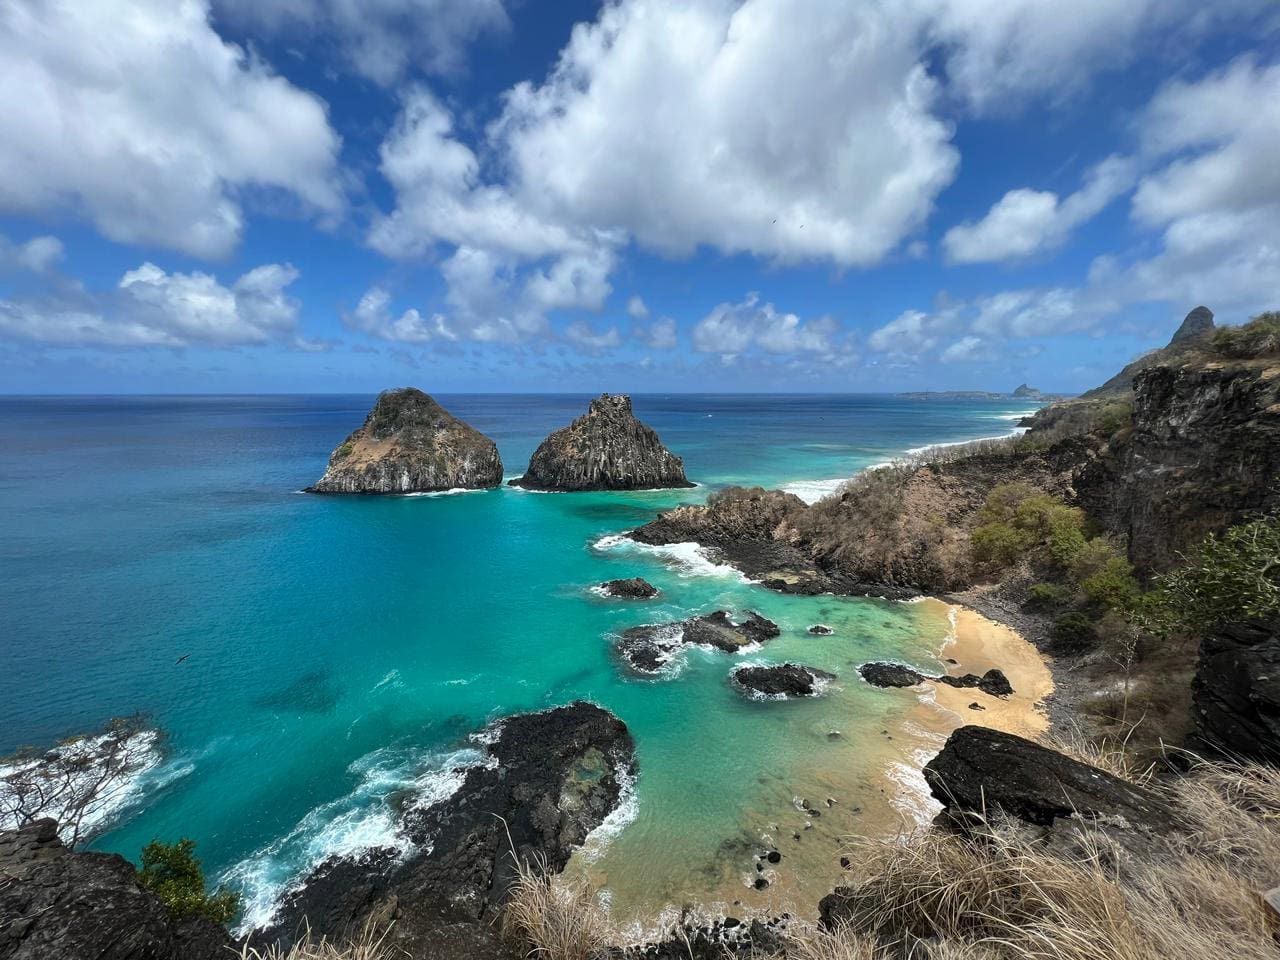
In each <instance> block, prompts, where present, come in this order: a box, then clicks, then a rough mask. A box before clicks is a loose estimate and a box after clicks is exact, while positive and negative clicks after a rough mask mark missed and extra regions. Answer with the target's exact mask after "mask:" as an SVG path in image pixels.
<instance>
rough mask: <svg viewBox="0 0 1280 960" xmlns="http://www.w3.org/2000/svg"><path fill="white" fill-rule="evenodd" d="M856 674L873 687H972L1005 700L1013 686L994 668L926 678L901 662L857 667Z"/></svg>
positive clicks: (868, 664)
mask: <svg viewBox="0 0 1280 960" xmlns="http://www.w3.org/2000/svg"><path fill="white" fill-rule="evenodd" d="M858 672H859V673H860V674H862V679H863V680H866V681H867V683H869V684H871V685H872V686H873V687H914V686H915V685H916V684H917V683H924V682H925V681H928V682H929V683H945V684H946V685H947V686H949V687H958V688H960V689H968V688H970V687H975V688H977V689H978V690H981V691H982V692H983V693H986V694H990V695H991V696H993V697H1007V696H1009V695H1010V694H1011V693H1013V684H1011V683H1010V682H1009V678H1008V677H1006V676H1005V675H1004V672H1003V671H1001V670H997V669H995V668H994V667H993V668H992V669H990V670H988V671H987V672H986V673H984V674H983V675H982V676H978V675H977V674H976V673H966V674H965V675H964V676H961V677H953V676H950V675H948V674H943V675H942V676H940V677H930V676H927V675H925V674H923V673H921V672H920V671H918V670H913V669H912V668H911V667H908V666H905V665H903V664H901V663H885V662H877V663H864V664H863V665H862V666H860V667H859V668H858Z"/></svg>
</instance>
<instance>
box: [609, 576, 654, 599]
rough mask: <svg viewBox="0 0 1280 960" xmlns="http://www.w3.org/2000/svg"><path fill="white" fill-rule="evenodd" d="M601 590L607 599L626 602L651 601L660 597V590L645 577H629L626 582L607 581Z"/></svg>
mask: <svg viewBox="0 0 1280 960" xmlns="http://www.w3.org/2000/svg"><path fill="white" fill-rule="evenodd" d="M600 590H601V591H602V592H603V593H604V595H605V596H607V597H620V598H623V599H626V600H650V599H652V598H653V597H656V596H657V595H658V588H657V587H655V586H654V585H653V584H652V583H650V582H649V581H648V580H646V579H645V578H644V577H628V578H627V579H625V580H606V581H605V582H604V583H602V584H600Z"/></svg>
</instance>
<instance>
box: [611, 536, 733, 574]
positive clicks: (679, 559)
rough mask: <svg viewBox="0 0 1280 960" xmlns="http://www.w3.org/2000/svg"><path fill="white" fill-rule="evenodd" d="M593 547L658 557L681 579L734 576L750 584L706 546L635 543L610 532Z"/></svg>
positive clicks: (628, 538)
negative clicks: (717, 558) (716, 558)
mask: <svg viewBox="0 0 1280 960" xmlns="http://www.w3.org/2000/svg"><path fill="white" fill-rule="evenodd" d="M591 548H592V549H593V550H596V551H598V552H601V553H608V552H614V551H617V552H624V553H639V554H646V555H648V556H652V557H657V558H658V559H660V560H662V561H663V562H664V563H667V564H669V565H671V566H674V567H675V568H676V570H677V573H678V574H679V575H680V576H682V577H732V578H734V579H736V580H739V581H741V582H742V583H750V582H751V581H750V580H749V579H748V578H747V577H746V576H744V575H743V573H742V571H740V570H738V569H737V568H736V567H732V566H730V565H729V564H727V563H718V562H717V561H715V560H713V559H712V558H711V553H710V551H709V550H708V549H707V548H706V547H704V546H702V545H701V544H699V543H694V542H692V541H689V542H686V543H666V544H648V543H640V542H639V541H636V540H632V539H631V538H630V537H628V536H626V535H625V534H620V533H611V534H606V535H605V536H602V537H600V538H599V539H597V540H596V541H595V542H593V543H592V544H591Z"/></svg>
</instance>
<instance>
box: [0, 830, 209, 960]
mask: <svg viewBox="0 0 1280 960" xmlns="http://www.w3.org/2000/svg"><path fill="white" fill-rule="evenodd" d="M232 947H233V944H232V940H231V937H230V936H229V935H228V934H227V931H226V930H224V929H222V927H220V926H218V925H217V924H215V923H212V922H210V921H208V920H203V919H198V918H193V919H188V920H182V921H177V922H175V921H173V920H171V919H170V918H169V915H168V913H167V911H166V910H165V907H164V904H163V903H161V902H160V898H159V897H157V896H156V895H155V894H154V893H152V892H151V891H150V890H148V889H146V888H145V887H143V886H142V885H141V884H140V883H139V882H138V875H137V872H136V871H135V870H134V868H133V865H132V864H130V863H129V862H128V861H127V860H125V859H124V857H121V856H119V855H117V854H107V853H73V852H72V851H70V850H68V849H67V848H66V847H64V846H63V845H62V841H60V840H59V839H58V833H57V824H56V823H55V822H54V821H53V820H39V821H36V822H35V823H32V824H30V825H29V826H26V827H23V828H22V829H20V830H11V831H4V832H0V957H4V958H6V960H85V958H88V957H92V958H94V960H222V958H226V957H230V956H233V955H234V954H233V953H232V952H229V951H231V948H232Z"/></svg>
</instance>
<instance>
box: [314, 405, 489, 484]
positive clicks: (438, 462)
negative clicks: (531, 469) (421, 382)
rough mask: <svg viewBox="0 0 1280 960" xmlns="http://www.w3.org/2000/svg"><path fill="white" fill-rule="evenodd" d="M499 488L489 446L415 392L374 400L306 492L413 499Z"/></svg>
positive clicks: (469, 429)
mask: <svg viewBox="0 0 1280 960" xmlns="http://www.w3.org/2000/svg"><path fill="white" fill-rule="evenodd" d="M501 482H502V458H501V457H499V456H498V448H497V446H496V445H495V444H494V442H493V441H492V440H490V439H489V438H488V437H486V436H485V435H484V434H482V433H480V432H479V431H478V430H475V429H473V428H472V427H470V426H468V425H467V424H465V423H463V422H462V421H461V420H459V419H458V418H457V417H455V416H453V415H452V414H451V413H449V411H447V410H445V409H444V407H442V406H440V404H438V403H436V402H435V400H433V399H432V398H431V397H429V396H427V394H425V393H423V392H422V391H421V390H415V389H414V388H412V387H405V388H403V389H400V390H388V391H386V392H384V393H382V394H381V395H380V396H379V397H378V402H377V403H376V404H375V405H374V408H373V411H372V412H371V413H370V414H369V416H368V417H367V418H366V419H365V421H364V426H362V427H360V429H358V430H356V431H355V432H354V433H352V434H351V436H349V437H347V439H346V440H344V441H343V442H342V443H341V444H339V446H338V448H337V449H336V450H334V451H333V455H332V456H331V457H330V458H329V466H328V468H327V469H326V470H325V472H324V476H323V477H321V478H320V480H319V481H317V483H316V484H315V486H313V487H308V488H307V489H308V492H310V493H417V492H428V491H433V490H452V489H455V488H465V489H482V488H484V487H496V486H497V485H498V484H500V483H501Z"/></svg>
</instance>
